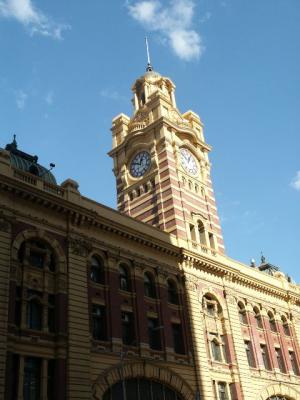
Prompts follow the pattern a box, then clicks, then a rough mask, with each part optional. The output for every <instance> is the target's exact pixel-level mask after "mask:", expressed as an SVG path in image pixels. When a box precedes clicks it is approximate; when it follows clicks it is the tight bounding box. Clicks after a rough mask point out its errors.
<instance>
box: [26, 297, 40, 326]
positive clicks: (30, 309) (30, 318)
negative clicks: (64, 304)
mask: <svg viewBox="0 0 300 400" xmlns="http://www.w3.org/2000/svg"><path fill="white" fill-rule="evenodd" d="M27 327H28V328H29V329H34V330H37V331H40V330H42V327H43V307H42V304H41V301H40V299H39V298H37V297H33V298H31V299H30V300H29V301H28V302H27Z"/></svg>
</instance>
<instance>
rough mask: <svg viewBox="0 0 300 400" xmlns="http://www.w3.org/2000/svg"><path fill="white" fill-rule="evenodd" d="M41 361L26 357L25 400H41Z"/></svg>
mask: <svg viewBox="0 0 300 400" xmlns="http://www.w3.org/2000/svg"><path fill="white" fill-rule="evenodd" d="M40 394H41V359H40V358H33V357H26V358H25V364H24V385H23V400H40Z"/></svg>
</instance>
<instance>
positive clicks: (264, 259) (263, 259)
mask: <svg viewBox="0 0 300 400" xmlns="http://www.w3.org/2000/svg"><path fill="white" fill-rule="evenodd" d="M260 254H261V258H260V259H261V263H262V264H264V263H265V262H266V257H265V256H264V253H263V252H262V251H261V252H260Z"/></svg>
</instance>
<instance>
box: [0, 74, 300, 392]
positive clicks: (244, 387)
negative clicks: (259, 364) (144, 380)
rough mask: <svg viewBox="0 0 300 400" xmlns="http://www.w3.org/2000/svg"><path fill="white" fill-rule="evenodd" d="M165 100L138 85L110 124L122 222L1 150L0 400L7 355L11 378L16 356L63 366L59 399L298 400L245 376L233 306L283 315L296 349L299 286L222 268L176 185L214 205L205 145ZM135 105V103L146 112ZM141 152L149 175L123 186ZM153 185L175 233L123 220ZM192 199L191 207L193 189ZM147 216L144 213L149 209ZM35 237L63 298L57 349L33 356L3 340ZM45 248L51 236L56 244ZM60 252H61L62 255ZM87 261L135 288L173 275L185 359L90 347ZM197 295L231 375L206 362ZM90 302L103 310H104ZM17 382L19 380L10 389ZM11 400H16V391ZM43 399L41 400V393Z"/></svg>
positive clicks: (169, 97) (145, 83)
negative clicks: (98, 259)
mask: <svg viewBox="0 0 300 400" xmlns="http://www.w3.org/2000/svg"><path fill="white" fill-rule="evenodd" d="M174 90H175V85H174V84H173V82H172V81H171V80H170V79H169V78H164V77H162V76H160V75H159V74H156V73H153V74H148V75H147V74H146V75H145V76H143V77H141V78H140V79H138V80H137V81H136V82H135V84H134V85H133V93H134V106H135V109H134V114H133V116H132V118H129V117H127V116H126V115H124V114H121V115H119V116H117V117H116V118H115V119H114V120H113V127H112V135H113V149H112V151H111V152H110V155H111V157H112V158H113V160H114V173H115V176H116V179H117V186H118V188H121V189H120V190H121V191H120V193H118V195H119V196H122V195H123V196H124V199H125V200H124V199H121V200H120V197H119V201H118V206H119V207H121V206H122V205H124V210H123V211H122V212H121V213H120V212H117V211H115V210H112V209H110V208H108V207H105V206H103V205H101V204H98V203H96V202H94V201H92V200H90V199H88V198H86V197H84V196H82V195H81V193H80V191H79V188H78V185H77V184H76V182H74V181H72V180H71V179H69V180H67V181H65V182H64V183H63V184H62V185H60V186H55V185H50V184H47V183H45V182H44V181H43V180H42V179H39V178H38V177H34V176H32V175H30V174H28V173H25V172H23V171H20V170H16V169H14V168H12V167H11V166H10V163H9V154H8V152H7V151H5V150H0V276H1V279H0V317H1V318H0V333H1V334H0V399H2V398H4V397H3V396H4V388H5V383H4V382H5V368H6V352H7V350H8V349H9V350H10V351H13V352H18V353H19V354H21V355H22V357H21V360H20V366H21V369H22V365H23V363H24V358H23V355H24V354H25V355H26V354H34V355H39V356H40V357H44V359H47V358H49V357H54V355H55V354H56V355H58V356H59V357H61V358H63V359H66V360H67V399H68V400H73V399H74V400H75V399H76V400H79V399H80V400H87V399H94V400H100V399H101V398H102V395H103V394H104V393H105V391H106V390H107V389H108V388H109V387H110V386H111V385H113V384H114V383H116V382H118V381H120V380H121V379H122V377H123V378H135V377H148V378H151V379H156V380H158V381H160V382H163V383H166V384H167V385H169V386H170V387H172V388H174V390H177V391H178V392H179V393H181V395H182V397H183V399H184V400H194V399H201V400H213V399H216V400H219V399H218V397H216V393H215V391H214V385H215V383H214V382H225V383H227V384H228V385H229V384H232V383H234V384H237V385H238V386H239V387H240V393H239V394H238V397H236V398H232V400H267V399H268V398H269V397H271V396H275V395H278V396H279V395H281V396H286V398H287V399H288V400H300V379H299V377H297V376H295V375H293V374H291V373H286V374H283V373H280V372H278V371H270V372H269V371H266V370H265V369H264V368H250V367H249V365H248V361H247V357H246V352H245V346H244V339H245V335H244V333H243V327H242V325H241V323H240V320H239V313H238V302H239V301H242V302H243V303H244V304H246V309H247V310H248V313H249V314H250V313H252V311H253V307H254V306H258V307H260V309H261V310H262V314H263V315H267V312H268V311H269V310H274V311H275V314H276V315H278V316H277V317H276V318H277V319H278V318H280V316H281V315H283V314H285V315H289V316H291V317H292V318H291V325H292V326H293V327H294V330H295V335H296V337H295V338H294V340H295V343H296V344H295V345H297V346H298V349H299V345H300V287H299V286H298V285H296V284H293V283H291V282H289V281H288V280H287V279H286V277H285V276H284V275H283V274H277V275H275V276H270V275H267V274H265V273H263V272H260V271H259V270H258V269H257V268H250V267H249V266H247V265H244V264H242V263H240V262H238V261H236V260H233V259H230V258H229V257H227V256H226V255H225V254H224V247H223V242H222V234H221V233H220V232H221V231H218V229H220V226H219V222H218V216H217V209H216V207H215V205H212V207H211V211H210V218H211V221H209V219H205V218H207V217H205V218H203V217H202V216H201V215H202V214H201V213H202V209H195V210H194V214H192V212H191V207H190V208H189V206H190V205H191V204H192V203H190V204H188V202H187V204H181V203H180V202H181V200H182V198H183V195H184V194H185V193H186V192H187V190H189V189H188V186H184V185H181V184H180V185H179V184H178V182H182V179H183V177H184V178H185V181H186V182H187V185H188V181H189V180H191V182H192V184H193V188H195V185H198V188H199V196H200V195H201V193H200V191H201V188H203V191H204V192H203V193H204V194H203V195H202V196H203V197H201V198H200V201H199V204H206V203H205V201H206V200H205V196H206V197H207V199H208V200H209V201H213V202H214V196H213V191H212V189H211V182H210V178H209V174H210V163H209V159H208V152H209V151H210V146H208V145H207V144H206V143H205V141H204V136H203V124H202V122H201V120H200V118H199V117H198V115H197V114H195V113H194V112H192V111H188V112H186V113H184V114H181V113H180V112H179V111H178V109H177V107H176V103H175V95H174ZM142 96H145V102H144V103H143V101H142ZM181 147H185V148H187V149H189V150H190V151H191V152H193V154H194V155H195V157H196V158H197V160H198V163H199V167H200V171H201V174H200V175H199V176H198V177H197V178H191V177H189V176H188V174H186V171H184V169H183V168H182V166H181V165H180V161H179V160H180V157H179V149H180V148H181ZM143 149H146V150H147V151H148V152H149V153H150V155H151V162H152V164H151V169H150V170H149V171H148V172H147V174H146V175H145V176H143V177H142V178H141V179H136V178H133V177H132V176H131V175H130V172H129V165H130V161H131V159H132V157H133V156H134V154H136V152H138V151H140V150H143ZM162 154H163V157H161V155H162ZM164 162H167V163H169V164H170V165H169V168H167V167H166V166H164V167H162V168H161V169H160V164H161V163H164ZM162 170H163V171H167V173H169V174H170V175H172V179H174V180H175V183H172V182H171V183H170V185H169V186H166V188H167V189H171V190H172V189H174V191H176V192H174V194H168V195H166V197H165V198H164V193H163V189H162V185H163V184H164V180H165V179H166V177H161V175H160V174H161V172H163V171H162ZM168 171H169V172H168ZM153 180H154V181H155V187H156V188H157V189H156V190H157V191H156V195H157V198H158V201H157V206H161V207H162V208H161V210H160V211H159V213H157V215H158V218H159V224H160V225H161V226H166V225H167V224H168V223H169V222H170V220H172V217H171V216H165V215H164V213H168V212H170V210H171V209H172V207H171V206H170V204H169V205H168V206H165V205H164V202H167V201H170V200H171V201H177V200H178V203H176V204H175V205H174V213H175V221H176V224H179V223H182V224H183V225H182V226H180V227H179V228H178V231H176V234H170V233H168V230H170V229H173V228H165V231H163V230H161V229H158V228H157V227H156V225H157V224H153V225H154V226H151V225H149V224H147V223H144V222H141V221H138V220H136V219H134V218H131V217H130V216H128V215H126V214H129V215H131V208H132V207H133V206H134V207H136V206H138V205H143V202H144V200H143V198H142V197H141V198H140V199H139V201H138V202H136V203H133V200H132V201H131V200H128V198H129V195H130V193H132V192H133V191H134V190H135V191H136V190H137V189H139V188H141V187H143V185H149V187H152V186H151V185H152V184H153ZM176 180H177V181H176ZM176 182H177V186H176ZM207 193H209V196H207V195H206V194H207ZM146 196H147V193H145V198H146ZM191 198H192V199H197V194H196V193H195V191H194V189H193V192H192V193H191ZM145 201H146V200H145ZM126 202H127V203H128V204H127V203H126ZM147 207H148V208H147ZM147 207H145V211H148V210H150V211H151V205H150V206H149V205H148V206H147ZM176 213H180V215H179V214H178V216H177V214H176ZM147 218H148V219H149V220H150V218H149V217H147ZM199 219H200V220H203V221H204V223H205V227H206V232H205V234H206V241H207V242H206V243H207V244H206V245H205V244H203V243H200V239H199V234H198V233H197V236H196V240H192V238H191V235H190V232H189V231H188V229H189V225H190V224H196V222H197V221H198V220H199ZM147 221H148V220H147ZM17 223H18V224H23V225H24V229H23V231H22V232H20V233H18V234H16V235H15V236H14V237H13V238H12V227H13V226H14V225H16V224H17ZM25 226H26V227H27V228H25ZM28 227H30V228H28ZM178 232H179V233H178ZM180 232H181V233H183V234H182V235H180ZM209 232H213V233H214V235H215V238H214V240H215V243H214V245H211V243H208V234H209ZM34 237H36V238H43V240H45V241H46V242H47V243H49V245H50V246H52V248H53V249H54V250H55V251H56V254H58V259H59V270H60V272H61V274H62V277H61V278H60V281H59V283H58V284H59V285H61V288H63V290H64V291H65V293H67V294H68V316H67V317H66V318H67V321H68V337H67V342H66V343H64V342H61V343H60V344H58V345H57V348H56V349H53V348H50V347H49V346H48V347H47V343H45V344H43V345H41V346H39V345H38V346H34V345H32V344H31V343H30V341H29V340H28V341H27V342H25V341H18V340H15V339H14V338H12V337H11V336H10V335H9V334H8V321H7V315H8V296H9V279H10V274H12V276H14V273H15V272H14V271H15V264H16V262H17V253H18V249H19V248H20V245H21V243H22V241H23V240H25V239H26V238H34ZM55 237H60V239H61V240H60V243H59V241H58V239H55ZM61 243H65V250H63V249H62V245H61ZM93 254H101V255H102V256H103V258H104V259H105V268H107V269H109V270H112V271H117V270H118V265H119V263H120V262H124V263H127V264H128V265H130V268H131V270H132V273H133V275H134V276H135V277H136V279H142V277H143V274H144V271H147V270H151V268H153V267H155V268H158V269H157V271H158V272H157V285H160V286H161V287H165V288H166V285H167V278H168V276H170V275H172V274H174V276H175V275H176V276H178V277H179V278H178V279H179V280H180V282H184V284H182V288H181V289H180V290H181V291H182V293H184V296H185V299H186V309H184V313H185V315H186V317H188V318H189V321H190V331H191V340H190V342H189V343H190V348H188V349H187V354H186V355H182V356H181V355H178V354H175V353H174V350H173V349H172V348H167V349H166V350H165V351H164V352H162V354H161V355H160V356H159V357H155V356H154V355H153V354H152V353H153V352H151V349H150V348H149V346H148V344H147V343H139V344H138V346H137V347H136V348H133V349H132V350H131V351H128V352H127V353H126V355H125V357H124V360H123V361H121V360H120V352H121V351H122V341H121V339H120V338H116V337H112V338H110V339H111V342H110V343H109V344H107V345H105V344H98V345H97V344H95V343H93V342H92V338H91V333H90V325H89V324H90V321H89V318H90V317H89V304H88V294H87V292H88V290H87V268H88V265H89V264H88V263H89V260H90V258H91V256H92V255H93ZM105 290H106V291H109V290H110V287H109V286H108V285H107V286H106V287H105ZM207 294H209V295H211V296H213V297H214V298H215V299H216V300H217V301H218V303H219V305H220V307H221V308H222V314H221V317H220V320H219V321H218V322H216V324H219V325H218V326H219V328H220V327H222V329H224V331H225V332H226V333H227V334H228V335H230V337H232V343H233V353H234V356H235V361H234V362H233V363H232V365H229V363H227V364H226V363H223V364H222V363H219V364H216V363H212V362H211V360H210V353H209V351H208V343H207V339H206V335H207V324H208V322H207V321H208V319H207V318H206V316H205V312H204V310H203V297H204V296H205V295H207ZM133 299H135V297H134V295H133ZM97 303H98V304H104V300H103V299H102V300H99V301H97ZM131 309H132V306H131V305H122V310H127V311H128V310H131ZM153 315H154V314H153ZM175 320H176V321H178V319H175ZM219 328H218V329H219ZM220 329H221V328H220ZM208 333H209V332H208ZM22 379H23V376H22V373H21V375H20V381H19V384H20V385H22ZM197 394H199V395H200V397H197ZM18 400H23V395H22V390H21V389H20V390H19V393H18ZM41 400H46V394H45V393H43V395H42V397H41Z"/></svg>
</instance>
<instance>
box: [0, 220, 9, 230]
mask: <svg viewBox="0 0 300 400" xmlns="http://www.w3.org/2000/svg"><path fill="white" fill-rule="evenodd" d="M0 231H1V232H6V233H9V232H10V223H9V222H8V221H6V220H5V219H3V218H1V219H0Z"/></svg>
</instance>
